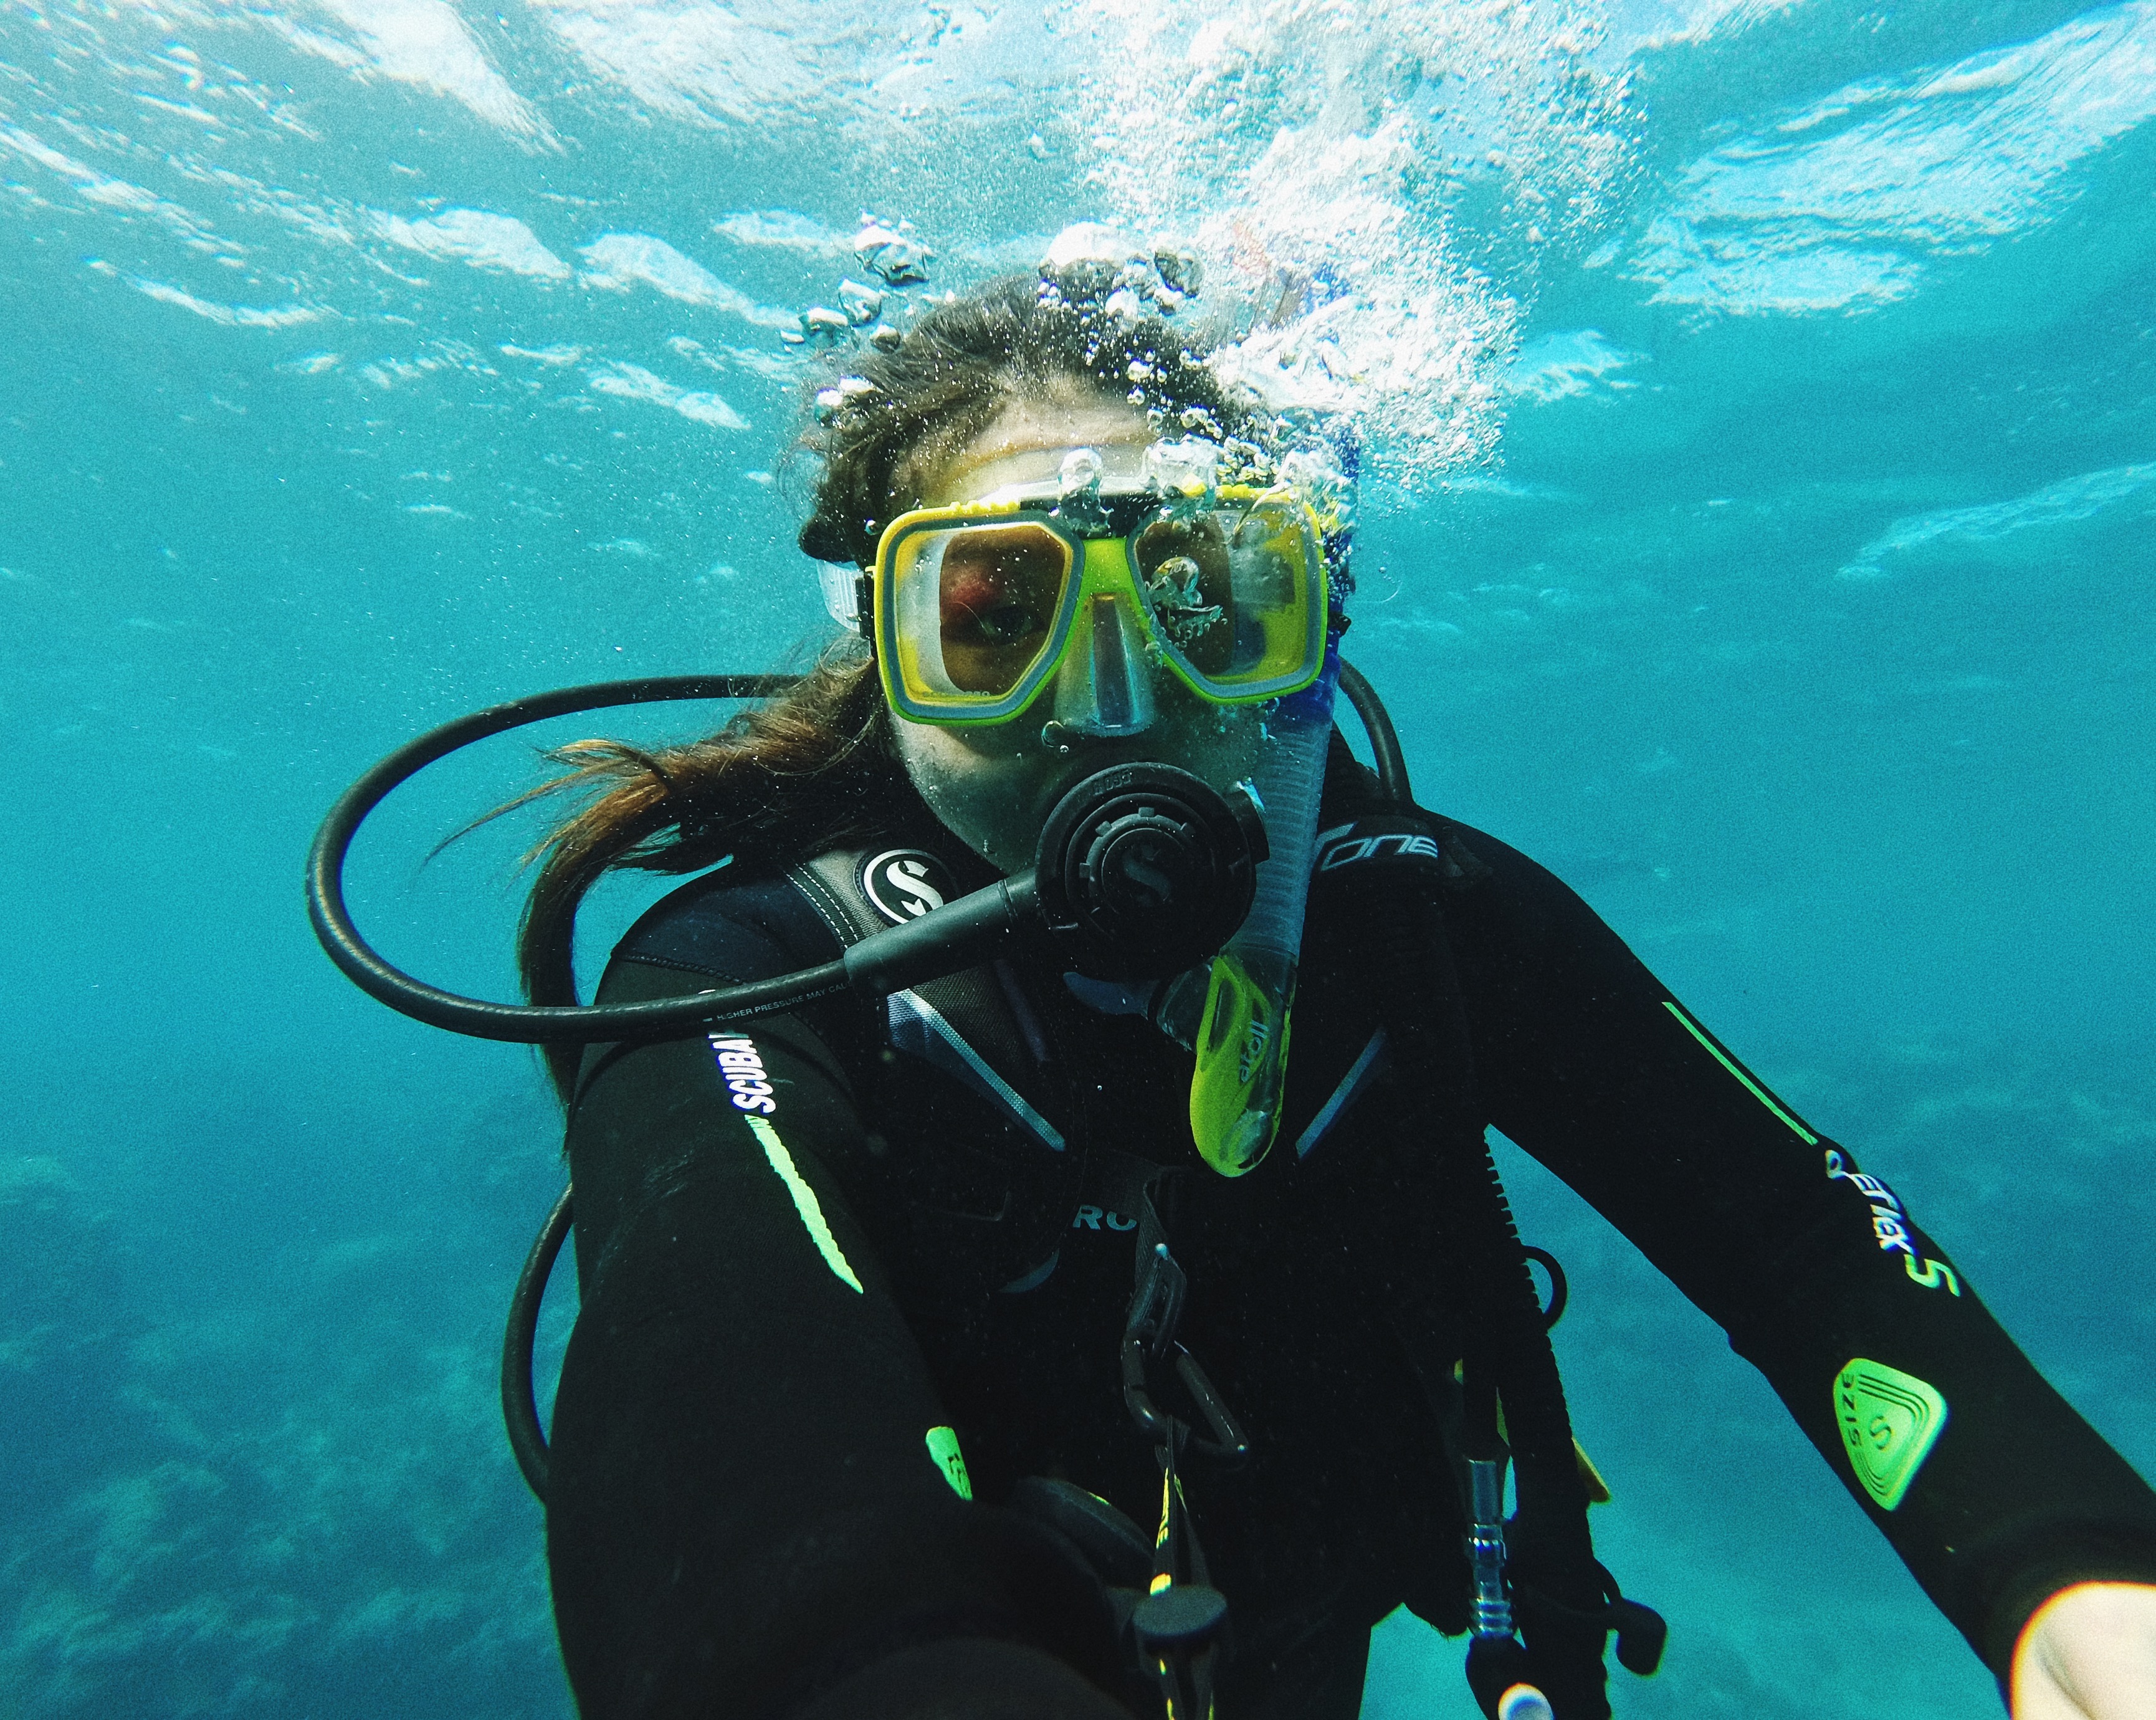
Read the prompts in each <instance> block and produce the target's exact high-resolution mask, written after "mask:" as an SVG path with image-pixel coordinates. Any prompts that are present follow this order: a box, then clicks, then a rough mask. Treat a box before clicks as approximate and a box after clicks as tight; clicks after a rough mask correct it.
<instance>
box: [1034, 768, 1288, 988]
mask: <svg viewBox="0 0 2156 1720" xmlns="http://www.w3.org/2000/svg"><path fill="white" fill-rule="evenodd" d="M1266 852H1267V849H1266V845H1265V820H1264V819H1263V818H1262V817H1260V815H1259V813H1258V809H1257V808H1256V806H1255V804H1252V802H1251V800H1250V796H1249V795H1247V794H1245V793H1243V792H1242V791H1241V790H1240V789H1233V788H1231V789H1229V791H1228V793H1225V794H1223V793H1221V792H1220V791H1219V789H1217V788H1214V787H1213V786H1212V785H1211V784H1210V783H1206V782H1205V781H1204V780H1203V779H1202V778H1198V777H1195V776H1193V775H1192V774H1191V773H1189V772H1188V771H1186V770H1178V769H1177V768H1175V767H1173V765H1166V764H1152V763H1138V764H1120V765H1116V766H1113V767H1111V768H1109V769H1107V770H1104V771H1099V772H1096V773H1094V774H1093V775H1092V776H1090V777H1088V778H1086V779H1085V781H1083V782H1081V783H1079V784H1078V785H1077V787H1075V788H1073V789H1071V791H1070V793H1068V794H1066V795H1065V796H1064V797H1063V798H1062V799H1061V800H1060V802H1058V803H1057V804H1056V807H1055V810H1054V811H1053V812H1051V813H1050V814H1049V815H1048V821H1047V823H1046V824H1045V825H1044V826H1043V827H1042V829H1041V833H1040V845H1039V850H1038V851H1037V856H1036V860H1035V863H1034V888H1035V890H1036V891H1038V893H1039V903H1040V912H1041V914H1042V916H1043V917H1044V918H1045V920H1046V922H1047V925H1048V929H1049V931H1050V932H1051V933H1052V934H1054V935H1055V937H1056V938H1057V940H1058V942H1060V944H1061V945H1062V946H1063V952H1064V954H1065V957H1066V958H1069V959H1070V962H1071V964H1072V965H1073V966H1074V967H1075V968H1076V969H1077V970H1078V972H1080V973H1085V974H1089V975H1091V976H1092V977H1093V978H1103V979H1154V978H1165V977H1166V976H1168V974H1171V973H1180V972H1182V971H1183V969H1184V968H1188V967H1189V966H1190V965H1191V964H1192V963H1195V962H1200V961H1203V960H1204V959H1205V958H1207V957H1209V956H1210V955H1211V954H1212V953H1213V952H1214V951H1216V950H1218V949H1219V947H1221V945H1223V944H1224V943H1225V942H1227V941H1228V940H1229V937H1233V936H1234V935H1235V929H1236V927H1239V926H1240V925H1241V924H1242V923H1243V921H1244V919H1245V917H1246V916H1248V915H1249V913H1250V902H1251V899H1252V897H1253V896H1255V892H1256V890H1257V871H1258V865H1259V862H1260V861H1261V860H1264V859H1265V855H1266Z"/></svg>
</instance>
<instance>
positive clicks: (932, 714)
mask: <svg viewBox="0 0 2156 1720" xmlns="http://www.w3.org/2000/svg"><path fill="white" fill-rule="evenodd" d="M1077 559H1078V557H1077V552H1076V549H1075V546H1073V545H1072V544H1071V543H1070V542H1067V541H1066V540H1065V538H1063V537H1061V536H1060V535H1059V534H1057V533H1056V532H1055V531H1051V530H1050V528H1049V527H1048V526H1046V525H1045V524H1043V523H1042V522H1040V521H1037V520H1026V519H1016V520H1006V521H993V522H986V523H980V524H971V525H957V526H936V525H933V524H924V525H922V526H920V527H918V528H916V529H914V530H911V531H905V532H903V533H902V534H898V535H896V537H895V541H891V542H886V543H885V545H884V546H883V548H882V552H881V553H880V556H879V557H878V562H879V566H878V569H877V573H878V578H877V584H878V587H879V590H878V593H877V598H878V603H877V608H878V617H877V619H878V631H879V634H880V639H879V641H878V643H879V645H880V650H879V653H878V655H879V656H880V659H881V660H882V662H883V665H884V677H885V691H886V692H887V693H888V694H889V695H890V696H891V703H892V705H893V706H896V708H897V709H898V711H900V712H901V714H903V715H905V716H912V717H916V718H919V719H921V720H924V721H942V722H951V721H958V722H966V721H973V722H996V721H1002V720H1003V719H1004V718H1005V717H1008V716H1014V715H1015V714H1016V713H1017V712H1018V711H1019V710H1020V709H1021V708H1022V707H1023V706H1024V705H1025V704H1026V702H1027V701H1029V700H1030V699H1031V698H1032V696H1034V693H1035V692H1036V691H1038V690H1039V685H1040V683H1041V681H1042V680H1044V679H1045V675H1046V671H1047V670H1048V669H1049V668H1050V666H1051V665H1052V660H1053V658H1054V657H1055V654H1056V647H1057V645H1058V644H1060V640H1061V635H1062V634H1063V633H1064V632H1065V631H1066V630H1067V627H1068V623H1069V614H1068V612H1069V610H1070V608H1071V607H1072V604H1073V602H1074V600H1075V592H1074V590H1073V585H1074V583H1075V581H1074V578H1073V575H1074V572H1075V568H1076V565H1077Z"/></svg>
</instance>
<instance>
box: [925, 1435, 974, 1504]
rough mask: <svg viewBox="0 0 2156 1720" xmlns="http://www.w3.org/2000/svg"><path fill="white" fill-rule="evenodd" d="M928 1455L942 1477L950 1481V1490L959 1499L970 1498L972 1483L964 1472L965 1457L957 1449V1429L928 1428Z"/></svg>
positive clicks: (971, 1495)
mask: <svg viewBox="0 0 2156 1720" xmlns="http://www.w3.org/2000/svg"><path fill="white" fill-rule="evenodd" d="M928 1455H929V1456H930V1458H931V1459H932V1460H933V1461H934V1462H935V1465H936V1466H937V1468H938V1469H940V1470H942V1471H943V1479H944V1480H945V1481H948V1482H950V1484H951V1491H952V1492H954V1493H956V1494H957V1496H958V1497H960V1498H961V1499H968V1500H970V1499H971V1498H972V1497H973V1481H971V1480H970V1479H969V1478H968V1476H967V1474H966V1459H965V1457H964V1456H963V1454H962V1453H961V1452H960V1451H959V1450H958V1433H957V1429H955V1428H949V1427H932V1428H930V1429H929V1430H928Z"/></svg>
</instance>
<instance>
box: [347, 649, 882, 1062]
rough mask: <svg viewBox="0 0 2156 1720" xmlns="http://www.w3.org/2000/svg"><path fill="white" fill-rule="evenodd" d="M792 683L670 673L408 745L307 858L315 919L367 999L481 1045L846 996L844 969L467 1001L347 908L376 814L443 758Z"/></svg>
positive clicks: (360, 788)
mask: <svg viewBox="0 0 2156 1720" xmlns="http://www.w3.org/2000/svg"><path fill="white" fill-rule="evenodd" d="M797 678H798V677H795V676H793V675H651V676H646V677H643V678H641V679H639V680H613V681H600V682H598V683H596V684H594V685H589V686H581V687H562V688H560V689H558V690H557V691H554V692H551V693H535V694H533V695H532V696H530V697H529V698H524V699H512V700H511V701H509V702H508V703H507V704H506V705H493V706H488V707H487V709H485V710H484V711H473V712H472V713H471V714H470V716H460V717H459V718H458V719H457V720H456V721H454V722H445V723H444V724H443V725H442V726H441V727H439V728H438V729H432V730H429V732H427V733H425V734H423V735H422V736H420V737H419V738H418V740H416V741H412V742H408V743H406V744H405V745H404V746H402V747H398V749H397V750H396V751H395V752H393V753H391V754H390V755H389V756H388V757H387V758H385V759H383V760H382V762H380V763H379V764H377V765H376V766H375V767H374V768H373V769H372V770H370V771H368V772H367V774H366V775H364V776H362V778H360V779H359V780H358V781H357V782H356V783H353V784H352V787H351V788H347V789H346V790H345V792H344V793H343V794H342V795H341V797H340V798H339V799H338V801H337V803H336V805H335V806H333V807H331V809H330V813H329V816H328V817H327V818H326V819H323V820H322V827H321V829H320V830H319V831H317V832H316V835H315V845H314V848H313V850H312V851H311V853H310V854H309V855H308V856H307V917H308V918H309V919H310V920H311V921H312V922H314V927H315V936H316V937H318V938H320V939H321V945H322V947H323V948H324V949H325V950H326V951H327V952H329V957H330V959H331V961H333V962H335V963H336V964H337V966H338V967H339V968H341V969H342V970H343V972H344V974H345V977H346V978H347V979H349V980H351V981H352V983H353V984H355V985H357V987H358V988H360V989H361V990H362V991H363V992H365V993H367V995H368V996H369V997H371V998H373V999H375V1000H376V1001H377V1002H378V1003H383V1004H388V1005H389V1007H390V1008H391V1009H396V1010H398V1011H400V1012H401V1013H403V1014H406V1015H409V1016H411V1017H412V1018H413V1019H414V1020H415V1021H423V1022H425V1023H426V1024H428V1025H429V1026H430V1027H440V1028H446V1029H449V1031H450V1032H452V1033H460V1034H464V1035H468V1036H470V1037H471V1038H473V1039H482V1040H507V1041H509V1042H511V1043H512V1044H517V1045H552V1044H560V1043H571V1044H590V1043H592V1042H593V1041H594V1040H635V1039H644V1038H647V1037H656V1038H663V1037H665V1036H666V1035H669V1034H671V1033H680V1032H685V1031H688V1030H690V1029H695V1028H696V1027H699V1026H701V1025H703V1024H706V1023H708V1022H713V1021H719V1020H723V1019H726V1018H728V1017H730V1016H736V1015H755V1014H766V1013H768V1012H770V1011H773V1010H776V1009H785V1008H788V1007H789V1006H791V1005H793V1004H803V1003H807V1002H808V1001H810V1000H811V999H815V998H823V997H829V996H830V995H832V994H833V993H837V992H841V991H844V990H845V989H846V988H847V979H846V970H845V966H844V963H839V962H826V963H823V964H822V965H821V966H819V967H815V968H804V969H803V970H802V971H801V972H800V973H787V974H782V975H780V976H779V977H778V978H775V979H763V980H756V981H752V982H751V983H748V984H746V985H729V986H722V987H719V988H716V989H714V990H711V991H707V992H700V993H696V995H694V996H692V997H685V998H665V999H660V1000H659V1001H657V1002H654V1003H648V1004H599V1005H595V1006H592V1007H589V1008H581V1009H578V1008H551V1007H547V1006H544V1005H531V1004H495V1003H489V1002H486V1001H485V1000H483V999H479V998H466V997H459V996H458V995H457V994H456V993H454V992H447V991H443V990H441V989H440V988H439V987H435V986H431V985H429V984H427V983H425V982H424V981H423V980H418V979H414V978H413V977H412V976H411V975H410V974H408V973H403V972H401V971H400V970H398V968H393V967H392V966H391V965H390V964H389V963H388V962H386V961H384V960H383V959H382V958H381V956H379V955H378V954H377V953H376V952H375V951H374V948H373V947H372V945H370V944H369V943H368V942H367V940H366V939H365V938H363V937H361V936H360V934H359V928H358V927H357V926H356V925H354V924H353V923H352V911H351V910H350V909H349V908H348V907H347V906H346V904H345V899H344V864H345V856H346V854H348V853H349V852H350V851H351V849H352V839H353V838H354V837H355V836H357V834H359V827H360V825H361V824H362V823H363V822H364V821H365V819H366V818H367V814H369V813H371V812H372V811H373V810H374V809H375V808H376V807H377V806H379V805H380V804H382V801H383V800H385V799H386V798H388V795H389V793H390V791H391V790H393V789H394V788H397V787H398V785H399V784H400V783H405V782H407V781H408V780H409V779H410V778H413V777H414V776H417V775H418V773H420V772H421V771H423V770H424V769H425V768H427V767H428V766H429V765H430V764H432V763H434V762H435V761H436V760H438V759H441V758H445V757H448V756H449V754H450V753H452V752H455V751H456V750H457V749H458V748H459V747H468V746H470V744H471V743H472V742H475V741H482V740H485V739H486V738H487V737H489V736H490V735H499V734H503V733H506V732H507V731H509V730H511V729H514V728H521V727H524V726H525V725H526V723H533V722H539V721H543V720H545V719H546V718H547V717H550V716H567V715H569V714H570V713H571V712H572V711H603V710H607V709H610V708H612V707H613V706H620V705H654V704H659V703H661V702H663V701H667V700H673V699H767V698H770V697H772V696H774V695H776V694H778V693H782V692H783V691H786V689H787V688H788V687H790V686H792V685H793V684H794V682H795V680H796V679H797Z"/></svg>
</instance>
